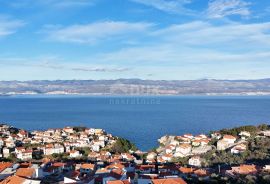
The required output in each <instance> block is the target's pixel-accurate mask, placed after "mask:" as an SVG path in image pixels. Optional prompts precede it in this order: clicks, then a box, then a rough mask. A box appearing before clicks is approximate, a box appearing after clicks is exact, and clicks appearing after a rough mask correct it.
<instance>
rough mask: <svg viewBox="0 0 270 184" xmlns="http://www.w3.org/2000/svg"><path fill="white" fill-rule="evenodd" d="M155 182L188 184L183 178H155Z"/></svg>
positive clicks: (160, 183) (156, 183)
mask: <svg viewBox="0 0 270 184" xmlns="http://www.w3.org/2000/svg"><path fill="white" fill-rule="evenodd" d="M152 183H153V184H187V183H186V182H185V181H184V180H183V179H182V178H166V179H153V180H152Z"/></svg>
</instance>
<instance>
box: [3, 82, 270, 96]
mask: <svg viewBox="0 0 270 184" xmlns="http://www.w3.org/2000/svg"><path fill="white" fill-rule="evenodd" d="M19 94H33V95H34V94H75V95H76V94H78V95H80V94H81V95H84V94H85V95H270V79H259V80H214V79H203V80H141V79H117V80H55V81H47V80H39V81H38V80H36V81H0V95H19Z"/></svg>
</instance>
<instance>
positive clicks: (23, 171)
mask: <svg viewBox="0 0 270 184" xmlns="http://www.w3.org/2000/svg"><path fill="white" fill-rule="evenodd" d="M34 173H35V169H34V168H19V169H18V170H17V172H16V175H17V176H22V177H29V178H30V177H31V176H32V175H33V174H34Z"/></svg>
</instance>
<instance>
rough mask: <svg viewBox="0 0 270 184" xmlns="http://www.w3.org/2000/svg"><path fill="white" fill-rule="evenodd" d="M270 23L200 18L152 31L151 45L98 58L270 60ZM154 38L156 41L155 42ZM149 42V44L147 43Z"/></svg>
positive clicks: (176, 62)
mask: <svg viewBox="0 0 270 184" xmlns="http://www.w3.org/2000/svg"><path fill="white" fill-rule="evenodd" d="M269 30H270V22H266V23H257V24H240V23H229V24H226V25H214V24H211V23H209V22H203V21H197V22H191V23H186V24H179V25H172V26H169V27H167V28H164V29H160V30H156V31H153V32H151V33H148V34H149V35H151V37H152V38H151V39H149V40H151V41H149V44H145V43H144V44H142V45H138V46H134V47H129V48H123V49H121V50H119V51H116V52H111V53H106V54H101V55H99V56H97V58H95V59H96V60H99V61H103V62H105V63H106V62H107V63H108V62H110V63H114V62H115V63H121V62H122V63H126V64H130V65H134V66H136V65H140V64H142V65H149V66H151V65H152V66H153V65H162V66H165V67H167V66H181V65H183V66H186V65H190V64H191V65H193V64H194V65H195V66H196V64H207V65H209V66H210V65H212V64H213V65H216V64H219V63H230V64H232V66H233V64H234V63H239V62H240V63H241V62H242V63H266V62H268V61H269V56H270V52H269V47H270V32H269ZM153 40H154V41H153ZM144 45H147V46H144Z"/></svg>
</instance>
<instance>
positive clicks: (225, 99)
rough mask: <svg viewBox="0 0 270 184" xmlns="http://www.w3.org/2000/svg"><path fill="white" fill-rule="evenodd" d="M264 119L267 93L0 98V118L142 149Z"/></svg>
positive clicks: (269, 100)
mask: <svg viewBox="0 0 270 184" xmlns="http://www.w3.org/2000/svg"><path fill="white" fill-rule="evenodd" d="M269 120H270V97H269V96H170V97H169V96H167V97H160V96H156V97H140V96H133V97H117V96H114V97H110V96H106V97H104V96H103V97H101V96H10V97H0V122H4V123H10V124H11V125H13V126H16V127H18V128H24V129H27V130H36V129H42V130H43V129H47V128H61V127H64V126H87V127H94V128H103V129H105V130H106V131H107V132H109V133H112V134H113V135H116V136H121V137H124V138H127V139H129V140H131V141H133V142H134V143H135V144H136V145H137V146H138V147H139V148H140V149H142V150H148V149H151V148H152V147H155V146H156V145H157V139H158V138H160V137H161V136H163V135H165V134H172V135H181V134H184V133H192V134H199V133H207V132H208V131H210V130H218V129H221V128H227V127H234V126H239V125H248V124H260V123H266V122H269Z"/></svg>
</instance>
